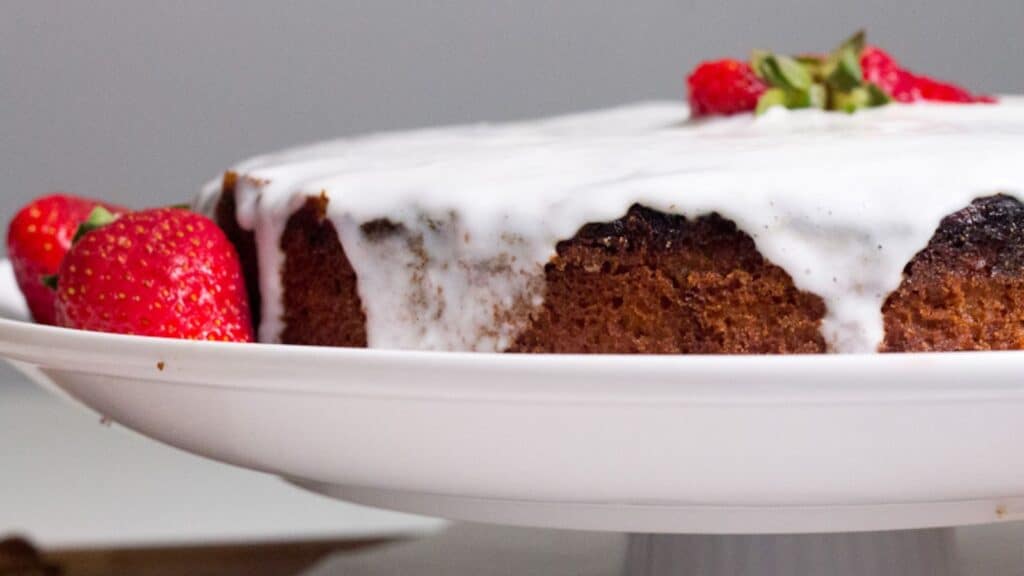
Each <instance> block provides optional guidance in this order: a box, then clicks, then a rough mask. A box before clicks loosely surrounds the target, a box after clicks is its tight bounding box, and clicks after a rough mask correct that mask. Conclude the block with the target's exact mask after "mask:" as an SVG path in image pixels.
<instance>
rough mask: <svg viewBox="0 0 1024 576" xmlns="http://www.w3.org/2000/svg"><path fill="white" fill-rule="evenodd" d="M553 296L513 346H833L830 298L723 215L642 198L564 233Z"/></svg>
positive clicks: (709, 350)
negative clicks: (609, 218) (827, 324)
mask: <svg viewBox="0 0 1024 576" xmlns="http://www.w3.org/2000/svg"><path fill="white" fill-rule="evenodd" d="M544 277H545V280H546V285H545V296H544V303H543V305H542V306H541V307H540V309H539V310H537V311H535V312H534V314H533V315H532V318H531V322H530V324H529V326H528V327H527V328H526V330H525V331H524V332H523V333H522V334H520V336H519V338H518V339H517V340H516V343H515V345H514V346H513V347H512V351H513V352H555V353H570V352H577V353H596V352H600V353H647V354H699V353H705V354H724V353H730V354H750V353H761V354H769V353H786V352H808V353H809V352H823V351H824V350H825V342H824V340H823V339H822V337H821V334H820V332H819V330H818V328H819V325H820V323H821V318H822V316H824V314H825V305H824V304H823V303H822V301H821V298H818V297H817V296H814V295H812V294H808V293H806V292H801V291H799V290H797V289H796V288H795V287H794V286H793V281H792V279H791V278H790V277H789V275H788V274H786V273H785V272H784V271H783V270H782V269H781V268H779V267H778V266H774V265H772V264H771V263H769V262H767V261H765V259H764V258H762V257H761V255H760V254H759V253H758V252H757V250H756V249H755V248H754V242H753V240H751V239H750V237H749V236H747V235H746V234H744V233H743V232H740V231H738V230H737V229H736V226H735V225H734V224H733V223H732V222H729V221H727V220H724V219H722V218H721V217H719V216H717V215H712V216H707V217H703V218H698V219H696V220H693V221H689V220H687V219H686V218H683V217H681V216H671V215H666V214H663V213H660V212H655V211H653V210H649V209H646V208H642V207H639V206H634V207H633V208H631V209H630V210H629V213H627V214H626V216H624V217H623V218H621V219H619V220H616V221H614V222H611V223H608V224H589V225H587V226H584V227H583V228H582V229H581V230H580V231H579V233H578V234H577V235H576V236H575V237H574V238H572V239H571V240H568V241H565V242H560V243H559V244H558V247H557V255H556V256H555V258H554V259H553V260H552V261H551V262H550V263H549V264H548V265H547V266H546V267H545V270H544Z"/></svg>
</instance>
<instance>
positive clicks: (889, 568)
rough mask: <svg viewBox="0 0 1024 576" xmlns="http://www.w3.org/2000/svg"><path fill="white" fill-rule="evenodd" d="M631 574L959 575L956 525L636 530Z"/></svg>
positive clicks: (629, 552)
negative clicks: (779, 531) (793, 531)
mask: <svg viewBox="0 0 1024 576" xmlns="http://www.w3.org/2000/svg"><path fill="white" fill-rule="evenodd" d="M623 574H624V575H625V576H670V575H671V576H691V575H692V576H697V575H700V576H737V575H741V574H757V575H758V576H776V575H777V576H820V575H822V574H828V575H829V576H863V575H864V574H871V575H872V576H887V575H892V576H956V575H958V574H959V569H958V564H957V558H956V543H955V539H954V533H953V530H952V529H931V530H904V531H896V532H860V533H850V534H801V535H756V536H704V535H673V534H651V535H632V536H630V538H629V546H628V549H627V554H626V567H625V570H624V572H623Z"/></svg>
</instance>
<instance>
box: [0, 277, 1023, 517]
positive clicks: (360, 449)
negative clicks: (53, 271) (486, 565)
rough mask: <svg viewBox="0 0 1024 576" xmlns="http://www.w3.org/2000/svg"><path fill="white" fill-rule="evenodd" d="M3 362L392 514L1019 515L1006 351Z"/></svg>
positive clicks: (285, 349) (208, 346) (144, 429)
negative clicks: (32, 369)
mask: <svg viewBox="0 0 1024 576" xmlns="http://www.w3.org/2000/svg"><path fill="white" fill-rule="evenodd" d="M2 292H3V293H2V294H0V296H2V298H0V299H6V300H8V301H9V300H12V299H14V298H15V297H16V295H12V294H11V288H10V283H9V282H7V283H6V284H5V287H4V288H3V291H2ZM0 306H2V305H0ZM0 355H2V356H4V357H7V358H9V359H12V360H15V361H19V362H23V363H27V364H30V365H36V366H40V367H41V368H42V370H43V372H44V373H45V375H46V376H47V377H49V378H50V379H52V381H53V382H55V383H56V384H57V385H58V386H59V387H60V388H62V389H63V390H65V391H66V392H68V393H69V394H71V395H72V396H73V397H75V398H77V399H79V400H81V401H82V402H84V403H85V404H87V405H88V406H90V407H92V408H94V409H95V410H97V411H99V412H101V413H103V414H107V415H108V416H110V417H111V418H113V419H114V420H115V421H117V422H120V423H122V424H124V425H125V426H127V427H129V428H132V429H135V430H137V431H139V432H141V433H142V434H145V435H147V436H150V437H152V438H155V439H157V440H160V441H162V442H165V443H167V444H171V445H173V446H177V447H179V448H182V449H185V450H188V451H190V452H194V453H197V454H200V455H204V456H207V457H210V458H213V459H216V460H221V461H224V462H228V463H232V464H236V465H239V466H244V467H248V468H252V469H256V470H263V471H267V472H272V473H275V474H279V475H281V476H284V477H287V478H291V479H292V480H293V481H294V482H296V483H297V484H300V485H302V486H304V487H307V488H310V489H313V490H317V491H320V492H323V493H326V494H328V495H331V496H335V497H339V498H343V499H347V500H351V501H355V502H359V503H363V504H370V505H375V506H380V507H386V508H394V509H398V510H403V511H410V512H418V513H426V514H430V515H438V516H444V517H449V518H458V519H469V520H481V521H492V522H500V523H510V524H523V525H536V526H551V527H561V528H579V529H600V530H618V531H632V532H704V533H729V532H743V533H753V532H765V533H771V532H808V531H849V530H867V529H872V530H874V529H886V528H910V527H929V526H944V525H961V524H970V523H984V522H995V521H999V520H1008V519H1013V518H1024V450H1022V449H1021V446H1020V440H1019V439H1020V438H1024V380H1022V377H1021V376H1022V374H1024V353H1020V352H1005V353H999V352H991V353H959V354H915V355H877V356H852V355H851V356H789V357H781V356H776V357H771V356H760V357H758V356H752V357H727V356H718V357H713V356H679V357H643V356H632V357H630V356H572V355H563V356H545V355H534V356H526V355H490V354H460V353H419V352H397V351H374V350H351V349H324V348H307V347H289V346H269V345H237V344H215V343H196V342H185V341H176V340H159V339H150V338H138V337H127V336H116V335H107V334H97V333H87V332H78V331H72V330H64V329H58V328H50V327H44V326H37V325H33V324H29V323H26V322H20V321H16V320H0Z"/></svg>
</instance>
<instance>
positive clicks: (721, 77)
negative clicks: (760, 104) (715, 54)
mask: <svg viewBox="0 0 1024 576" xmlns="http://www.w3.org/2000/svg"><path fill="white" fill-rule="evenodd" d="M686 84H687V88H688V89H689V97H690V109H691V110H692V112H693V115H694V116H707V115H714V114H721V115H730V114H738V113H741V112H752V111H753V110H754V109H755V108H757V100H758V98H760V97H761V95H762V94H764V92H765V90H767V89H768V86H767V85H765V83H764V81H762V80H761V79H760V78H758V77H757V75H756V74H754V71H753V69H751V67H750V64H747V63H746V62H742V61H740V60H729V59H727V60H718V61H715V62H705V63H703V64H701V65H700V66H698V67H697V68H696V69H695V70H694V71H693V73H691V74H690V77H689V78H687V79H686Z"/></svg>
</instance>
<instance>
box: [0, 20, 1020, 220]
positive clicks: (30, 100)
mask: <svg viewBox="0 0 1024 576" xmlns="http://www.w3.org/2000/svg"><path fill="white" fill-rule="evenodd" d="M1022 23H1024V2H1022V1H1021V0H998V1H985V2H982V1H979V2H963V1H960V0H941V1H939V0H909V1H908V0H903V1H900V0H884V1H883V0H870V1H849V0H844V1H842V2H830V1H817V2H796V1H784V0H773V1H758V0H743V1H739V2H721V1H719V2H715V1H691V2H685V1H675V2H670V1H638V2H628V1H625V0H618V1H614V2H604V1H596V0H591V1H584V0H572V1H568V0H566V1H550V2H541V1H532V0H491V1H472V0H447V1H440V0H437V1H420V2H413V1H407V2H393V1H387V0H378V1H365V2H364V1H335V2H326V1H323V2H312V1H310V2H271V1H266V0H250V1H246V2H241V1H233V2H227V1H221V2H206V1H203V2H200V1H193V2H169V1H163V2H156V1H149V2H140V1H138V0H135V1H127V0H125V1H90V2H51V1H39V0H36V1H27V0H26V1H17V2H16V1H14V0H0V221H2V222H4V223H6V221H7V220H8V219H9V218H10V216H11V215H12V214H13V212H14V211H15V209H16V208H17V207H18V206H19V205H21V204H22V203H24V202H26V201H28V200H29V199H30V198H32V197H34V196H37V195H40V194H42V193H44V192H47V191H50V190H56V189H60V190H68V191H73V192H77V193H81V194H87V195H93V196H100V197H104V198H108V199H111V200H117V201H121V202H125V203H128V204H130V205H133V206H147V205H155V204H168V203H177V202H180V201H182V200H183V199H186V198H188V197H190V196H191V195H192V194H193V192H194V191H195V190H196V189H197V187H198V186H199V185H200V184H201V183H202V182H204V181H205V180H207V179H209V178H210V177H212V176H214V175H215V174H217V173H218V172H220V171H221V170H222V169H223V168H225V167H226V166H228V165H230V164H231V163H233V162H234V161H236V160H238V159H241V158H243V157H246V156H249V155H252V154H256V153H259V152H265V151H269V150H271V149H274V148H278V147H282V146H287V145H291V144H296V143H300V142H304V141H309V140H315V139H322V138H328V137H331V136H337V135H342V134H349V133H353V132H359V131H366V130H376V129H391V128H402V127H412V126H422V125H429V124H436V123H447V122H457V121H467V120H473V121H475V120H500V119H509V118H521V117H528V116H532V115H538V114H548V113H554V112H560V111H568V110H575V109H583V108H589V107H596V106H603V105H609V104H616V103H622V102H627V101H631V100H636V99H645V98H682V97H683V78H684V75H685V74H686V71H687V70H688V69H690V68H691V67H692V66H693V65H694V64H695V63H696V62H697V61H698V60H699V59H703V58H710V57H718V56H724V55H736V56H744V55H745V54H746V53H747V52H748V51H749V49H750V48H752V47H771V48H774V49H777V50H784V51H801V50H814V49H819V50H820V49H826V48H829V47H831V46H832V45H833V44H835V43H837V42H838V41H839V40H841V39H842V38H843V37H844V36H846V35H847V34H849V33H850V32H851V31H853V30H855V29H857V28H859V27H867V28H868V30H869V31H870V38H871V39H872V40H874V41H876V42H877V43H879V44H881V45H883V46H885V47H888V48H889V49H891V51H893V52H894V53H895V54H897V55H898V56H899V57H901V58H902V59H903V60H904V61H905V62H906V63H907V64H909V65H910V66H911V67H915V68H918V69H920V70H921V71H927V72H931V73H934V74H935V75H938V76H940V77H942V76H945V77H949V78H950V79H955V80H957V81H962V82H964V83H966V84H968V85H970V86H971V87H974V88H977V89H979V90H985V91H993V92H1010V91H1018V92H1024V74H1022V73H1021V71H1022V65H1021V56H1022V53H1024V50H1022V47H1024V44H1022V41H1021V40H1020V34H1021V25H1022Z"/></svg>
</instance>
